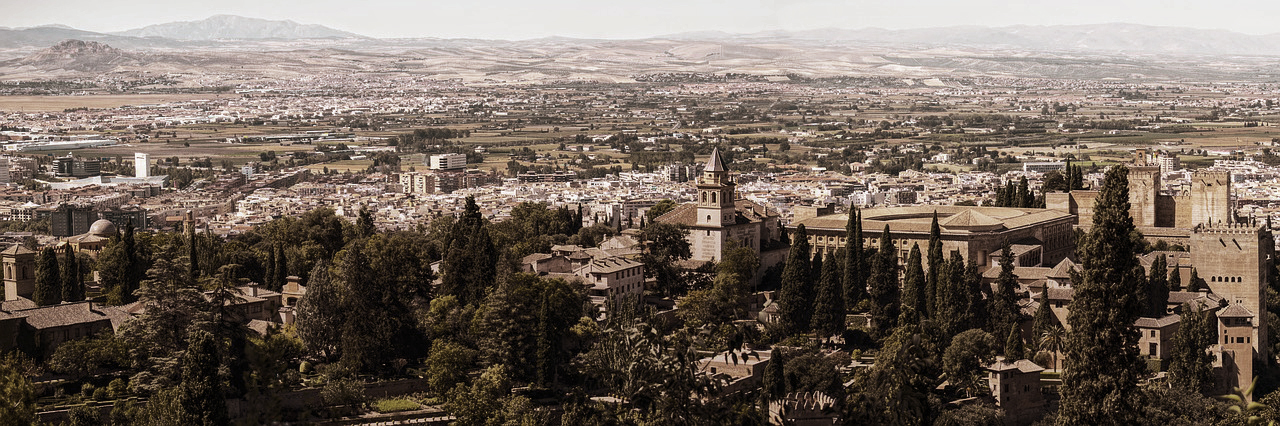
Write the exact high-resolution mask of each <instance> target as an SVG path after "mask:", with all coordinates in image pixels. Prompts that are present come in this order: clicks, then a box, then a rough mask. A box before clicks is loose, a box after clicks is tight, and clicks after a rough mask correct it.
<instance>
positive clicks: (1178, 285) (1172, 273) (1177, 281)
mask: <svg viewBox="0 0 1280 426" xmlns="http://www.w3.org/2000/svg"><path fill="white" fill-rule="evenodd" d="M1181 269H1182V268H1179V267H1177V265H1175V266H1174V268H1173V269H1170V270H1169V290H1172V291H1180V290H1182V272H1180V270H1181Z"/></svg>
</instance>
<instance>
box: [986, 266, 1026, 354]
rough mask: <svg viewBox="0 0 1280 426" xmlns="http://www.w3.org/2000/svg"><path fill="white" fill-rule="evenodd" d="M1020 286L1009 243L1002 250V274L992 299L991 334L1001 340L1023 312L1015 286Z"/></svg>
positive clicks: (997, 279)
mask: <svg viewBox="0 0 1280 426" xmlns="http://www.w3.org/2000/svg"><path fill="white" fill-rule="evenodd" d="M1017 286H1018V276H1017V275H1014V273H1013V254H1012V251H1011V250H1010V248H1009V244H1005V245H1004V249H1002V250H1001V251H1000V276H999V277H998V278H996V293H995V297H993V298H992V300H991V319H990V322H991V334H992V335H993V336H996V339H997V340H996V341H997V342H1000V341H1002V340H1003V339H1000V337H1005V336H1003V335H1002V334H1003V333H1005V332H1006V331H1007V330H1009V327H1010V326H1011V325H1017V324H1018V322H1019V321H1018V317H1019V316H1021V315H1020V314H1021V312H1019V309H1018V296H1017V295H1016V294H1014V288H1015V287H1017Z"/></svg>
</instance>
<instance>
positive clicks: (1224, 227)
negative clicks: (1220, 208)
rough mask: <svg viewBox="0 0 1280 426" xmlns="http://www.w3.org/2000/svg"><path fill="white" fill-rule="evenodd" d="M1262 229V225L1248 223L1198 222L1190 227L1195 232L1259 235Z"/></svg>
mask: <svg viewBox="0 0 1280 426" xmlns="http://www.w3.org/2000/svg"><path fill="white" fill-rule="evenodd" d="M1263 231H1264V229H1263V226H1262V225H1256V224H1249V223H1222V222H1219V223H1214V224H1200V225H1196V226H1195V228H1192V229H1191V232H1192V233H1195V234H1214V235H1253V236H1258V235H1261V234H1262V232H1263Z"/></svg>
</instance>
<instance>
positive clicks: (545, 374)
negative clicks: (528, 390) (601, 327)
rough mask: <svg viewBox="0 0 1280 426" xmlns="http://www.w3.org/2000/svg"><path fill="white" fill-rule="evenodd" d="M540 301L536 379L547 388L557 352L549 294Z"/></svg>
mask: <svg viewBox="0 0 1280 426" xmlns="http://www.w3.org/2000/svg"><path fill="white" fill-rule="evenodd" d="M641 220H644V219H643V216H642V217H641ZM540 299H541V304H540V306H539V309H538V331H537V333H538V340H537V343H536V345H537V348H536V351H537V353H536V354H535V355H534V356H535V357H536V358H537V366H536V367H535V368H536V369H537V371H536V372H535V379H536V381H537V384H538V385H539V386H542V387H547V386H550V385H551V381H552V378H553V377H552V376H553V375H554V374H555V368H556V360H555V355H556V352H557V351H556V349H555V347H554V346H553V345H552V341H551V339H552V338H553V337H554V334H555V333H554V330H552V329H551V315H552V313H551V304H550V302H549V301H548V299H549V294H548V293H547V292H543V293H542V297H541V298H540Z"/></svg>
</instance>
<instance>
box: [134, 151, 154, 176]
mask: <svg viewBox="0 0 1280 426" xmlns="http://www.w3.org/2000/svg"><path fill="white" fill-rule="evenodd" d="M133 176H134V177H138V178H148V177H151V154H147V153H145V152H135V153H133Z"/></svg>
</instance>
